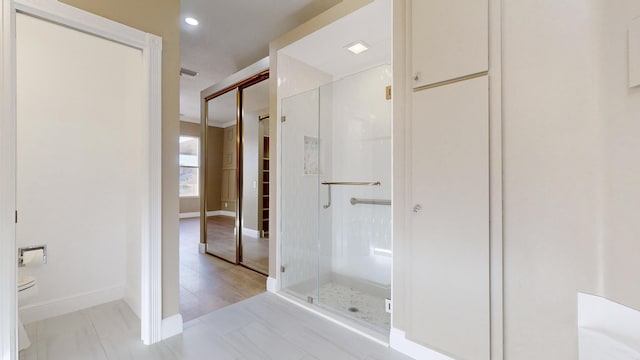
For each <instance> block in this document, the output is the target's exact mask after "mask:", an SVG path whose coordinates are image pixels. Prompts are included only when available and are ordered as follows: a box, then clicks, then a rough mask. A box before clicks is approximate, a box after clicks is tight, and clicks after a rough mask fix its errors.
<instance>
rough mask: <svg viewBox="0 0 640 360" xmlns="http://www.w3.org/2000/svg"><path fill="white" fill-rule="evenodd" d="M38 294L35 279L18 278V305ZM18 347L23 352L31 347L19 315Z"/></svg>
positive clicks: (30, 277) (27, 276)
mask: <svg viewBox="0 0 640 360" xmlns="http://www.w3.org/2000/svg"><path fill="white" fill-rule="evenodd" d="M37 293H38V287H37V286H36V278H34V277H33V276H29V275H24V276H20V277H19V278H18V304H19V305H24V301H25V300H28V299H29V298H31V297H33V296H34V295H36V294H37ZM18 323H19V329H18V346H19V347H20V350H24V349H26V348H28V347H29V346H31V341H29V337H28V336H27V332H26V331H25V330H24V326H23V325H22V320H21V319H20V315H18Z"/></svg>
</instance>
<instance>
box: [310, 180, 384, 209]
mask: <svg viewBox="0 0 640 360" xmlns="http://www.w3.org/2000/svg"><path fill="white" fill-rule="evenodd" d="M322 185H327V197H328V199H327V203H326V204H325V205H322V207H323V208H325V209H328V208H330V207H331V186H332V185H334V186H335V185H348V186H380V181H325V182H323V183H322Z"/></svg>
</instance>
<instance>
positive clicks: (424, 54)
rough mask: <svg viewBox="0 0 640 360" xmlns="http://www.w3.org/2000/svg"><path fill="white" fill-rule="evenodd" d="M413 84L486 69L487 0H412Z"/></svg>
mask: <svg viewBox="0 0 640 360" xmlns="http://www.w3.org/2000/svg"><path fill="white" fill-rule="evenodd" d="M411 24H412V25H411V27H412V32H411V38H412V47H411V48H412V59H413V73H412V74H413V79H414V80H413V87H414V88H417V87H421V86H425V85H430V84H434V83H438V82H442V81H446V80H451V79H455V78H459V77H463V76H467V75H471V74H476V73H479V72H483V71H487V70H488V66H489V4H488V0H413V2H412V5H411Z"/></svg>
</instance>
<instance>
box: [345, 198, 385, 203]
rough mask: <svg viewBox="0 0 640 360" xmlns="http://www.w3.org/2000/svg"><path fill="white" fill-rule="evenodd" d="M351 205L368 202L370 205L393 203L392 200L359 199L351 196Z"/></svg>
mask: <svg viewBox="0 0 640 360" xmlns="http://www.w3.org/2000/svg"><path fill="white" fill-rule="evenodd" d="M349 202H350V203H351V205H357V204H368V205H391V200H382V199H357V198H351V200H349Z"/></svg>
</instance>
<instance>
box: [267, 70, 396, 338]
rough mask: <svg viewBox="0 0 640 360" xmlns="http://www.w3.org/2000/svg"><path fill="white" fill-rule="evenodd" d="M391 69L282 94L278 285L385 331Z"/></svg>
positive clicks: (389, 257)
mask: <svg viewBox="0 0 640 360" xmlns="http://www.w3.org/2000/svg"><path fill="white" fill-rule="evenodd" d="M390 85H391V67H390V66H389V65H381V66H377V67H375V68H372V69H369V70H366V71H363V72H360V73H357V74H354V75H350V76H348V77H344V78H342V79H340V80H336V81H334V82H331V83H329V84H326V85H323V86H321V87H320V88H316V89H313V90H311V91H307V92H305V93H301V94H298V95H294V96H291V97H288V98H285V99H283V100H282V104H281V105H282V107H281V109H282V116H283V119H282V120H283V122H282V123H281V135H280V136H281V159H280V160H281V162H280V163H281V180H282V182H281V184H282V187H281V188H282V191H281V214H282V215H281V225H280V226H281V239H282V240H281V247H280V251H281V269H280V271H281V288H282V289H283V290H284V291H285V292H286V293H288V294H290V295H293V296H295V297H298V298H299V299H301V300H303V301H308V302H310V303H313V304H314V306H316V305H317V306H320V307H322V308H324V309H325V310H329V311H332V312H336V313H339V314H341V315H343V316H347V317H349V318H350V319H351V320H354V321H357V322H360V323H361V324H363V325H366V326H368V327H370V328H372V329H374V330H378V331H380V332H383V333H385V332H388V330H389V328H390V313H389V312H387V311H386V310H387V306H388V304H387V303H386V301H385V300H386V299H389V298H390V297H391V264H392V246H391V243H392V242H391V234H392V231H391V189H392V184H391V174H392V168H391V149H392V143H391V141H392V136H391V134H392V133H391V130H392V123H391V110H392V107H391V100H390V96H389V88H388V87H389V86H390Z"/></svg>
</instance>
